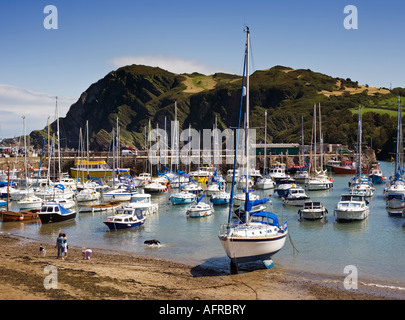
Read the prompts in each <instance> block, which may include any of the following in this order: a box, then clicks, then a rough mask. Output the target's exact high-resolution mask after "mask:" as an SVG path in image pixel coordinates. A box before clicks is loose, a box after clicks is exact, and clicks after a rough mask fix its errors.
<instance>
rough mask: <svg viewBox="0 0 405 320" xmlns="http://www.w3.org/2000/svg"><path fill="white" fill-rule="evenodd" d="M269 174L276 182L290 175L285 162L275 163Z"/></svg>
mask: <svg viewBox="0 0 405 320" xmlns="http://www.w3.org/2000/svg"><path fill="white" fill-rule="evenodd" d="M268 175H269V176H270V177H271V178H272V179H273V180H274V181H275V182H276V183H279V181H280V180H282V179H285V178H289V177H290V176H289V175H288V174H287V173H286V167H285V164H275V165H273V166H272V167H271V168H270V169H269V172H268Z"/></svg>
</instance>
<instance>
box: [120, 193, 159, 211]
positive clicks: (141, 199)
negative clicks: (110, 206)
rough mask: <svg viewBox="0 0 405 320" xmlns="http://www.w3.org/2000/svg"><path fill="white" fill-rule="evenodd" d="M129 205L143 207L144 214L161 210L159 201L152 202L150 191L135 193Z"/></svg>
mask: <svg viewBox="0 0 405 320" xmlns="http://www.w3.org/2000/svg"><path fill="white" fill-rule="evenodd" d="M127 207H131V208H135V209H141V210H142V214H143V215H148V214H152V213H156V212H158V210H159V205H158V204H157V203H152V196H151V195H150V194H148V193H136V194H133V195H132V196H131V201H130V202H129V203H128V204H127Z"/></svg>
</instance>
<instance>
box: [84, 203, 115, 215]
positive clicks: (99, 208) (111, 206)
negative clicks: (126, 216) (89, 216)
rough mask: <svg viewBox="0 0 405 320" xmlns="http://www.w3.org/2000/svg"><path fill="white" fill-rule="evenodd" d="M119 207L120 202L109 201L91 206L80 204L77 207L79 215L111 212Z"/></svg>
mask: <svg viewBox="0 0 405 320" xmlns="http://www.w3.org/2000/svg"><path fill="white" fill-rule="evenodd" d="M121 206H122V202H121V201H110V202H105V203H98V204H91V205H88V204H87V205H83V204H81V205H79V213H86V212H91V213H96V212H105V211H113V210H115V209H117V208H118V207H121Z"/></svg>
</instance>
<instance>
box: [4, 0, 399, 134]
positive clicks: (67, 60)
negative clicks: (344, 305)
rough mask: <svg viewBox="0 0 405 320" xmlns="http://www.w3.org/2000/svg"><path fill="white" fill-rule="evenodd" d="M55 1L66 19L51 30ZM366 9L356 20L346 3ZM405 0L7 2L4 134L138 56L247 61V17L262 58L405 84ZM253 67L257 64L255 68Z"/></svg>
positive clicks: (186, 61) (178, 67) (40, 118)
mask: <svg viewBox="0 0 405 320" xmlns="http://www.w3.org/2000/svg"><path fill="white" fill-rule="evenodd" d="M47 5H54V6H56V8H57V9H58V29H57V30H46V29H45V28H44V25H43V22H44V19H45V18H46V17H47V15H48V14H44V12H43V11H44V8H45V6H47ZM347 5H355V6H356V7H357V9H358V29H357V30H346V29H345V28H344V26H343V20H344V18H345V17H346V16H347V15H345V14H344V13H343V9H344V7H345V6H347ZM404 9H405V2H403V1H400V0H388V1H370V0H369V1H365V0H363V1H352V0H333V1H322V0H317V1H315V0H311V1H303V0H301V1H300V0H285V1H274V0H266V1H257V0H250V1H248V2H243V1H239V0H233V1H227V0H217V1H212V0H208V1H194V0H188V1H183V0H180V1H179V0H172V1H167V0H166V1H161V0H157V1H149V0H148V1H138V0H115V1H112V0H110V1H107V0H98V1H91V0H88V1H78V0H69V1H66V0H46V1H42V0H14V1H11V0H5V1H1V2H0V43H1V50H0V112H1V114H2V116H1V117H0V138H4V137H12V136H16V135H19V134H21V132H22V119H21V117H22V116H23V115H25V116H26V120H27V132H30V131H31V130H34V129H41V128H43V127H44V126H45V125H46V121H47V118H48V116H49V117H50V119H51V121H52V120H54V118H55V96H58V97H59V98H58V99H59V106H60V112H61V116H64V115H65V114H66V112H67V110H68V109H69V107H70V105H71V104H72V103H74V102H75V101H76V100H77V99H78V98H79V96H80V94H81V93H82V92H83V91H85V90H86V89H87V88H88V87H89V86H90V85H91V84H92V83H94V82H96V81H97V80H99V79H100V78H102V77H104V76H105V75H106V74H107V73H108V72H110V71H111V70H115V69H117V68H118V67H120V66H122V65H125V64H130V63H142V64H147V65H157V66H161V67H163V68H164V69H167V70H169V71H172V72H176V73H182V72H193V71H198V72H202V73H205V74H212V73H214V72H221V71H222V72H229V73H236V74H240V73H241V69H242V59H243V45H244V41H245V34H244V33H243V28H244V25H245V24H246V25H249V27H250V30H251V40H252V56H253V63H252V66H253V68H254V70H262V69H267V68H270V67H273V66H275V65H284V66H288V67H292V68H294V69H298V68H304V69H311V70H314V71H317V72H321V73H325V74H328V75H331V76H335V77H343V78H351V79H352V80H354V81H359V83H360V84H369V85H370V86H376V87H390V85H391V84H392V86H393V87H405V78H403V77H402V75H403V74H404V71H405V70H404V69H405V63H404V62H403V57H404V54H403V53H404V52H405V50H404V49H405V48H404V46H405V42H404V41H403V39H402V37H403V35H404V34H405V20H404V19H403V13H404V12H405V10H404ZM254 70H253V71H254Z"/></svg>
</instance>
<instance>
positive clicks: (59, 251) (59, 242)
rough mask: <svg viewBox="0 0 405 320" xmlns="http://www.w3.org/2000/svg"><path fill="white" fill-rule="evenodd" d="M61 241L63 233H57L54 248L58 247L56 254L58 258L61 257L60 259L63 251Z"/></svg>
mask: <svg viewBox="0 0 405 320" xmlns="http://www.w3.org/2000/svg"><path fill="white" fill-rule="evenodd" d="M63 242H64V238H63V234H62V233H59V236H58V238H57V239H56V246H55V248H58V256H57V258H58V259H59V257H62V259H63V251H64V250H63Z"/></svg>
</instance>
